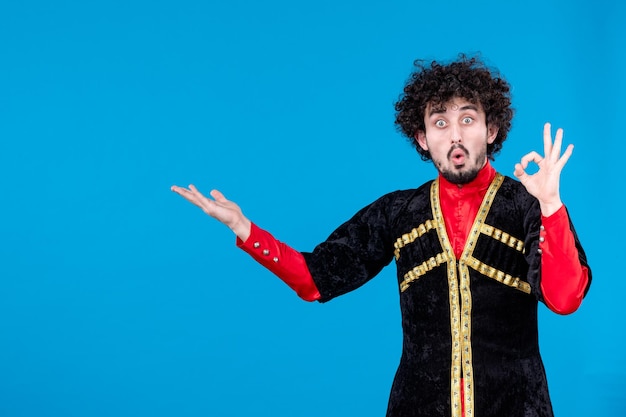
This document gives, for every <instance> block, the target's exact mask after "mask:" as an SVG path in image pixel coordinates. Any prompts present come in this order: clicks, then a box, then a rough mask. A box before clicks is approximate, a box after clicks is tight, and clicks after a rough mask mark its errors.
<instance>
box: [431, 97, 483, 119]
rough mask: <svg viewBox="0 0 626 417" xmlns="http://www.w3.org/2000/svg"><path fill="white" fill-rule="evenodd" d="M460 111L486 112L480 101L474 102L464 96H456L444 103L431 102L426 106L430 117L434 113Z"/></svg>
mask: <svg viewBox="0 0 626 417" xmlns="http://www.w3.org/2000/svg"><path fill="white" fill-rule="evenodd" d="M458 111H475V112H477V113H484V111H483V107H482V105H481V104H480V102H472V101H470V100H468V99H466V98H463V97H454V98H452V99H450V100H448V101H446V102H443V103H441V102H440V103H434V102H429V103H428V104H427V106H426V111H425V116H427V117H428V116H431V115H433V114H441V113H447V112H458Z"/></svg>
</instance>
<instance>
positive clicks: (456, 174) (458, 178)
mask: <svg viewBox="0 0 626 417" xmlns="http://www.w3.org/2000/svg"><path fill="white" fill-rule="evenodd" d="M455 149H461V150H462V151H463V152H464V153H465V156H466V159H465V164H463V166H462V167H459V168H458V169H457V168H456V167H455V168H444V166H445V165H444V164H442V163H440V162H437V161H435V166H436V167H437V168H438V170H439V173H440V174H441V176H442V177H444V178H445V179H446V180H448V181H449V182H451V183H452V184H456V185H465V184H467V183H469V182H472V181H473V180H474V179H475V178H476V177H477V176H478V173H479V172H480V170H481V169H482V168H483V166H484V165H485V161H486V159H487V151H486V150H482V151H481V152H479V153H478V155H476V158H474V159H470V155H469V152H468V151H467V149H465V147H464V146H463V145H460V144H457V145H454V146H453V147H452V148H450V151H449V152H448V155H447V160H448V161H449V162H451V160H450V156H451V154H452V151H454V150H455ZM451 165H453V164H451Z"/></svg>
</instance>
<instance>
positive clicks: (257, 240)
mask: <svg viewBox="0 0 626 417" xmlns="http://www.w3.org/2000/svg"><path fill="white" fill-rule="evenodd" d="M237 247H239V248H241V249H242V250H243V251H244V252H246V253H248V254H249V255H250V256H252V258H254V260H255V261H257V262H258V263H260V264H261V265H263V266H264V267H266V268H267V269H269V270H270V271H271V272H272V273H274V274H275V275H276V276H278V278H280V279H281V280H283V281H284V282H285V284H287V285H289V287H290V288H291V289H293V290H294V291H295V292H296V293H297V294H298V296H299V297H300V298H302V299H303V300H306V301H316V300H319V299H320V297H321V296H320V293H319V291H318V290H317V287H316V286H315V282H314V281H313V277H311V273H310V272H309V268H308V267H307V266H306V262H305V261H304V256H302V254H301V253H300V252H298V251H296V250H295V249H293V248H291V247H290V246H288V245H286V244H284V243H282V242H280V241H278V240H277V239H276V238H274V236H272V235H271V234H270V233H269V232H267V231H265V230H263V229H261V228H259V227H258V226H257V225H255V224H254V223H252V227H251V229H250V236H249V237H248V239H246V241H245V242H243V241H242V240H241V239H239V238H237Z"/></svg>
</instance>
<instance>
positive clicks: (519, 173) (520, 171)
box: [513, 163, 528, 181]
mask: <svg viewBox="0 0 626 417" xmlns="http://www.w3.org/2000/svg"><path fill="white" fill-rule="evenodd" d="M513 175H515V176H516V177H517V178H518V179H519V180H520V181H522V179H524V178H526V177H527V176H528V174H527V173H526V171H524V167H523V166H522V164H520V163H517V164H515V169H514V170H513Z"/></svg>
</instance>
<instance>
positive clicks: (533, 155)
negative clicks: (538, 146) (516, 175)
mask: <svg viewBox="0 0 626 417" xmlns="http://www.w3.org/2000/svg"><path fill="white" fill-rule="evenodd" d="M541 161H543V158H542V157H541V155H539V154H538V153H537V152H535V151H531V152H528V153H527V154H526V155H524V156H522V159H521V160H520V164H521V166H522V168H523V169H526V168H527V167H528V164H529V163H530V162H534V163H536V164H539V163H541Z"/></svg>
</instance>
